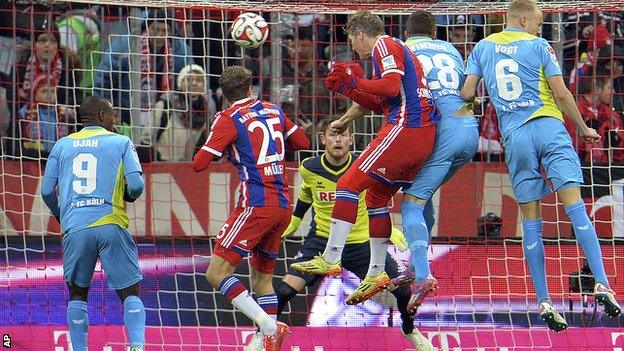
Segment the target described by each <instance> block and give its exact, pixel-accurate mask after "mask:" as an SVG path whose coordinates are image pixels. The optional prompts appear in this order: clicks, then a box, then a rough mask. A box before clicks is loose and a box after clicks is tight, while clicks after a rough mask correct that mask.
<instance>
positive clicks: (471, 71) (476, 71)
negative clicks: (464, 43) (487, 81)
mask: <svg viewBox="0 0 624 351" xmlns="http://www.w3.org/2000/svg"><path fill="white" fill-rule="evenodd" d="M480 55H481V45H479V43H477V45H475V47H474V49H473V50H472V52H471V53H470V56H468V62H467V63H466V71H465V72H464V74H465V75H467V76H468V75H475V76H479V77H482V76H483V73H481V63H480V57H479V56H480Z"/></svg>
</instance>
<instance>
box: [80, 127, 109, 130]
mask: <svg viewBox="0 0 624 351" xmlns="http://www.w3.org/2000/svg"><path fill="white" fill-rule="evenodd" d="M82 129H86V130H100V129H105V128H104V127H102V126H84V127H82Z"/></svg>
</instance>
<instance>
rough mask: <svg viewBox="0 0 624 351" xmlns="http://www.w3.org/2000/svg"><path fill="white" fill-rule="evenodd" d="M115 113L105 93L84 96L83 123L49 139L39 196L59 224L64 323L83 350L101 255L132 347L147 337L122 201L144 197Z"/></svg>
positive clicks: (134, 249) (140, 178) (138, 276)
mask: <svg viewBox="0 0 624 351" xmlns="http://www.w3.org/2000/svg"><path fill="white" fill-rule="evenodd" d="M117 116H118V112H117V111H115V109H114V108H113V106H112V105H111V103H110V102H108V101H107V100H105V99H103V98H101V97H97V96H89V97H87V98H85V99H84V101H83V102H82V105H81V106H80V117H81V118H82V122H83V124H84V128H83V129H82V130H81V131H79V132H77V133H73V134H70V135H68V136H66V137H64V138H61V139H59V140H58V141H57V142H56V144H54V147H53V148H52V151H51V153H50V157H49V158H48V162H47V164H46V169H45V174H44V176H43V184H42V186H41V196H42V197H43V201H44V202H45V204H46V205H47V206H48V207H49V208H50V211H52V214H53V215H54V216H55V217H56V219H57V220H60V223H61V228H62V230H63V276H64V278H65V281H66V282H67V285H68V287H69V294H70V296H69V303H68V305H67V325H68V327H69V333H70V335H71V343H72V348H73V349H74V350H80V351H84V350H87V329H88V327H89V315H88V313H87V295H88V292H89V286H90V285H91V278H92V276H93V270H94V269H95V263H96V261H97V259H98V257H99V258H100V261H101V262H102V268H104V271H105V272H106V280H107V281H108V286H109V288H110V289H112V290H116V291H117V295H118V296H119V298H120V299H121V301H122V302H123V308H124V309H123V310H124V324H125V325H126V328H127V329H128V335H129V339H130V350H131V351H141V350H143V344H144V342H145V308H144V307H143V302H142V301H141V299H140V298H139V282H140V281H141V279H143V276H142V275H141V271H140V268H139V255H138V252H137V247H136V244H135V242H134V240H132V236H131V235H130V233H129V232H128V230H127V229H128V216H127V215H126V204H125V203H124V200H125V201H128V202H134V201H135V200H136V199H137V198H138V197H139V196H141V193H142V192H143V187H144V182H143V176H142V173H143V171H142V169H141V165H140V164H139V158H138V156H137V154H136V151H135V149H134V145H133V144H132V141H131V140H130V139H129V138H128V137H126V136H123V135H119V134H116V133H114V132H113V130H114V122H115V121H116V119H117ZM55 189H56V191H55Z"/></svg>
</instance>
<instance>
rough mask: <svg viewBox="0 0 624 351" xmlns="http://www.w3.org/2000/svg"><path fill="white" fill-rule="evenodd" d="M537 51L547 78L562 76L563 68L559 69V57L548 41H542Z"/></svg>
mask: <svg viewBox="0 0 624 351" xmlns="http://www.w3.org/2000/svg"><path fill="white" fill-rule="evenodd" d="M537 50H538V54H539V57H540V60H541V63H542V67H544V74H545V75H546V78H550V77H554V76H561V75H562V73H561V67H559V61H557V55H556V54H555V50H553V48H552V47H551V46H550V44H548V42H547V41H546V40H544V39H541V40H539V41H538V44H537Z"/></svg>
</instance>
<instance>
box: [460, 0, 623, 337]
mask: <svg viewBox="0 0 624 351" xmlns="http://www.w3.org/2000/svg"><path fill="white" fill-rule="evenodd" d="M541 23H542V12H541V11H540V9H539V8H538V7H537V5H536V3H535V2H534V1H532V0H514V1H512V3H511V4H510V5H509V10H508V12H507V28H506V29H505V30H504V31H502V32H500V33H495V34H492V35H490V36H488V37H487V38H485V39H483V40H481V41H480V42H479V43H477V45H476V46H475V48H474V50H473V51H472V54H471V55H470V57H469V59H468V66H467V68H466V75H467V77H466V82H465V83H464V86H463V88H462V90H461V96H462V98H464V100H466V101H471V100H472V99H473V98H474V96H475V93H476V88H477V84H478V82H479V80H480V79H481V77H483V80H484V81H485V86H486V87H487V89H488V91H489V93H490V96H491V99H492V102H493V103H494V107H495V108H496V113H497V114H498V119H499V123H500V130H501V133H502V135H503V141H504V144H505V160H506V162H507V166H508V168H509V175H510V178H511V183H512V187H513V191H514V195H515V197H516V200H517V201H518V204H519V206H520V210H521V211H522V217H523V218H522V228H523V231H524V237H523V249H524V255H525V257H526V260H527V264H528V266H529V271H530V272H531V278H532V280H533V285H534V287H535V291H536V293H537V298H538V300H539V305H540V315H541V317H542V319H544V320H545V321H546V323H547V324H548V327H549V328H550V329H552V330H554V331H561V330H564V329H565V328H567V323H566V321H565V319H563V317H562V316H561V315H560V314H559V313H558V312H557V311H556V310H555V308H554V307H553V304H552V302H551V300H550V298H549V295H548V289H547V285H546V273H545V268H544V245H543V243H542V229H543V223H542V213H541V199H542V197H544V196H545V195H548V194H550V193H551V190H550V188H549V187H548V185H547V183H546V180H545V179H544V177H543V176H542V173H541V168H542V167H543V168H544V170H545V171H546V176H547V177H548V179H549V180H550V181H551V182H552V184H553V187H554V190H555V191H557V194H558V195H559V199H560V200H561V201H562V202H563V204H564V207H565V211H566V213H567V215H568V217H569V218H570V221H571V222H572V226H573V228H574V234H575V235H576V238H577V240H578V242H579V244H580V245H581V247H582V248H583V252H584V253H585V256H586V257H587V261H588V263H589V266H590V268H591V270H592V272H593V274H594V278H595V279H596V285H595V287H594V296H595V298H596V300H597V301H598V302H599V303H601V304H603V305H604V307H605V312H606V313H607V314H608V315H610V316H612V317H617V316H619V315H620V312H621V308H620V306H619V305H618V303H617V301H616V300H615V298H614V293H613V291H612V290H611V289H610V288H609V282H608V280H607V275H606V273H605V269H604V265H603V262H602V253H601V251H600V245H599V243H598V239H597V237H596V230H595V228H594V226H593V224H592V222H591V221H590V219H589V217H588V216H587V212H586V211H585V204H584V203H583V200H582V199H581V193H580V185H581V183H582V182H583V174H582V173H581V167H580V162H579V159H578V156H577V154H576V152H575V151H574V149H573V147H572V142H571V139H570V135H569V134H568V132H567V131H566V129H565V127H564V125H563V116H562V114H561V111H560V110H559V108H558V107H557V106H560V107H561V108H562V109H563V112H564V113H565V114H566V115H567V116H569V117H570V118H571V119H572V120H573V121H574V123H575V124H576V127H577V130H578V131H579V133H580V135H581V136H582V137H583V138H584V139H585V140H586V141H588V142H595V141H597V140H599V139H600V136H599V135H598V134H597V133H596V131H595V130H594V129H592V128H589V127H587V126H586V125H585V123H584V122H583V119H582V118H581V115H580V113H579V111H578V108H577V106H576V103H575V101H574V98H573V97H572V94H570V92H569V91H568V89H567V88H566V86H565V83H564V81H563V78H562V75H561V69H560V68H559V63H558V62H557V57H556V56H555V53H554V51H553V49H552V48H551V47H550V45H549V44H548V42H547V41H546V40H544V39H542V38H539V37H536V35H537V34H538V32H539V29H540V26H541Z"/></svg>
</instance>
